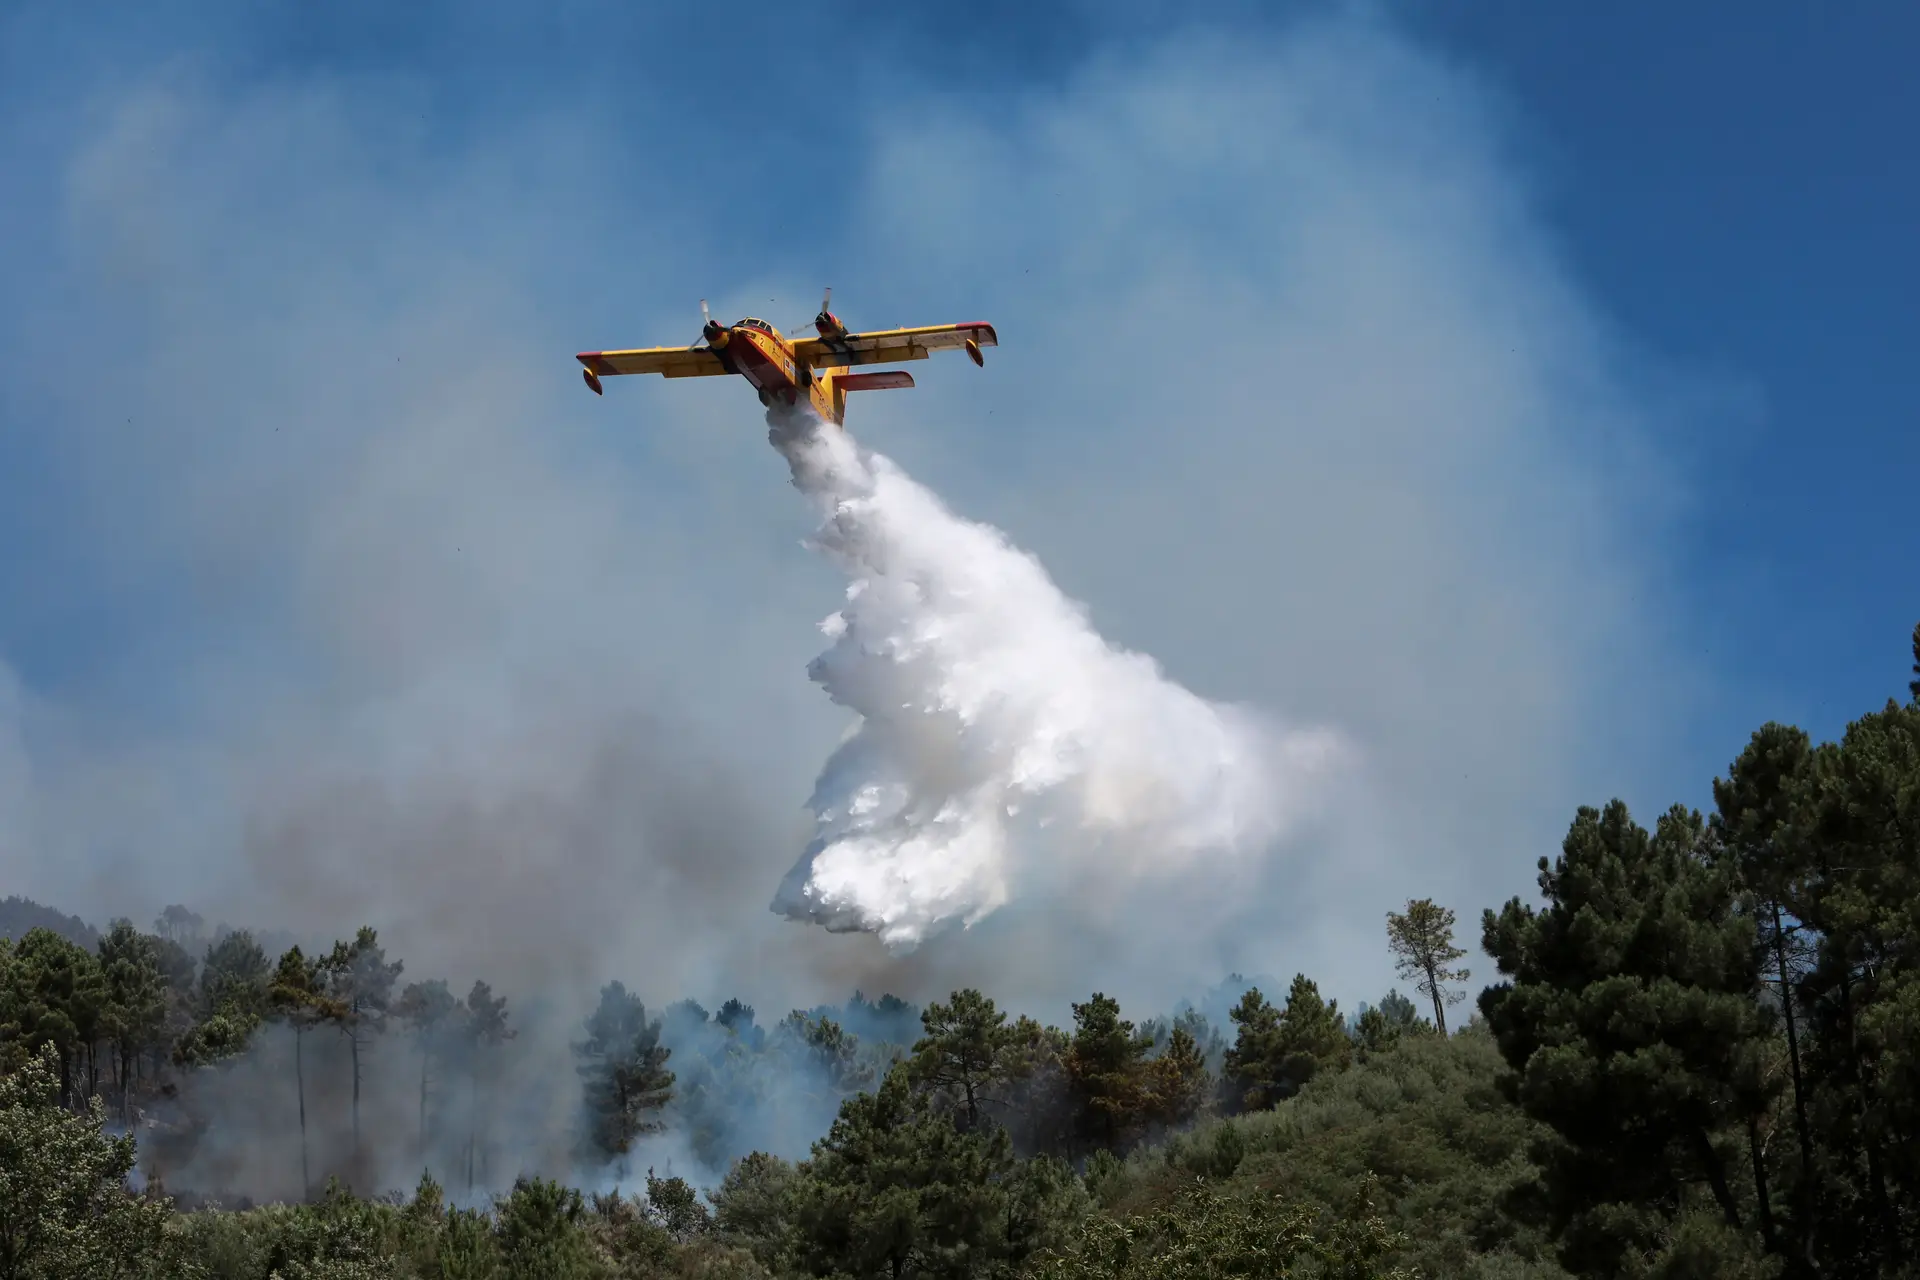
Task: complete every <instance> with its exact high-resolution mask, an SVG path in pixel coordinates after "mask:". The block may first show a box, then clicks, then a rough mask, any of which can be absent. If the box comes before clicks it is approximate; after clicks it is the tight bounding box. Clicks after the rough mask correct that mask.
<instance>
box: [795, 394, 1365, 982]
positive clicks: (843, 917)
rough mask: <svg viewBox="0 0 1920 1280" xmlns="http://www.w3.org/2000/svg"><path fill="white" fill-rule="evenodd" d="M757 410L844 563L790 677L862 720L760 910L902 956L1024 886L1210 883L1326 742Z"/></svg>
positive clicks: (823, 778) (824, 776)
mask: <svg viewBox="0 0 1920 1280" xmlns="http://www.w3.org/2000/svg"><path fill="white" fill-rule="evenodd" d="M768 423H769V425H770V427H771V430H770V432H769V440H770V442H771V443H772V444H773V445H774V447H775V448H776V449H778V450H779V451H780V452H781V454H782V455H784V456H785V457H786V459H787V462H788V464H789V466H790V467H791V469H792V473H793V483H794V485H795V487H796V488H798V489H800V491H801V492H803V493H805V494H806V495H807V496H808V497H809V498H811V499H813V500H814V501H815V502H816V503H817V504H818V505H819V507H820V509H821V511H822V514H823V516H824V521H823V523H822V524H821V526H820V528H819V529H818V531H817V532H816V534H815V536H814V538H813V539H812V540H811V542H810V545H811V546H812V547H813V548H814V549H816V550H819V551H821V552H824V553H825V554H827V555H828V556H830V557H832V558H833V559H834V560H836V561H837V562H838V563H839V564H840V565H841V566H842V567H843V568H844V569H845V571H846V572H847V574H848V576H849V578H850V579H851V582H850V583H849V585H848V587H847V593H846V604H845V606H844V607H843V608H841V610H840V611H839V612H838V613H835V614H834V615H832V616H831V617H829V618H828V619H827V620H826V621H825V622H823V623H822V624H821V630H822V631H824V632H825V633H826V634H827V635H828V636H829V637H831V638H832V641H833V643H832V645H831V646H830V647H829V648H828V649H827V650H826V651H825V652H824V653H822V654H820V656H819V657H817V658H815V659H814V661H813V663H812V664H811V665H810V667H809V669H808V673H809V674H810V675H811V676H812V678H813V679H814V680H815V681H816V682H817V683H818V684H820V685H821V686H822V687H823V688H824V689H825V690H826V692H827V695H828V696H829V697H831V698H832V699H833V700H834V701H835V702H836V703H839V704H841V705H842V706H845V707H848V708H850V709H851V710H853V711H854V712H856V713H857V714H858V715H859V717H860V719H859V721H858V722H857V723H856V725H855V726H854V728H853V731H852V732H851V733H850V734H849V736H848V737H847V738H846V739H845V740H844V741H843V742H842V743H841V745H840V747H839V749H838V750H836V751H835V752H834V753H833V755H832V757H831V758H830V759H829V760H828V761H827V763H826V766H825V768H824V769H823V770H822V771H821V773H820V777H819V780H818V781H817V782H816V784H815V787H814V793H813V796H812V799H811V800H810V801H809V802H808V807H809V808H810V809H811V811H812V812H813V814H814V818H815V822H816V835H815V838H814V839H813V841H812V842H811V843H810V844H809V846H808V847H807V850H806V852H805V853H804V854H803V856H802V857H801V859H800V861H799V862H798V864H797V865H796V866H795V867H794V869H793V870H792V872H791V873H789V875H788V876H787V878H786V880H785V882H784V883H783V884H782V885H781V887H780V891H779V893H778V894H777V895H776V896H775V898H774V902H773V910H775V911H776V912H780V913H782V914H785V915H788V916H791V917H794V918H796V919H801V920H810V921H813V922H816V923H818V924H821V925H823V926H825V927H826V928H827V929H829V930H831V931H834V932H853V931H867V932H872V933H876V934H878V935H879V937H880V938H881V940H882V941H883V942H884V943H885V944H886V945H887V946H888V947H889V948H892V949H894V950H896V951H906V950H911V949H912V948H914V947H916V946H918V945H919V944H920V943H921V942H922V941H923V940H924V939H925V938H926V937H928V936H929V934H930V933H932V932H933V931H934V930H935V929H937V928H938V927H939V926H942V925H944V924H948V923H950V922H953V921H959V922H960V923H962V924H963V925H972V924H974V923H976V922H978V921H979V920H981V919H982V918H984V917H985V916H987V915H988V914H990V913H991V912H993V911H995V910H996V909H998V908H1000V907H1002V906H1004V905H1006V904H1007V902H1008V901H1009V900H1010V898H1011V897H1012V896H1013V895H1014V894H1016V893H1017V892H1019V891H1020V890H1021V889H1022V888H1023V887H1025V886H1026V885H1028V884H1036V883H1039V882H1041V881H1047V880H1051V881H1053V882H1054V883H1056V884H1060V885H1062V886H1063V887H1066V886H1071V887H1072V888H1073V891H1074V893H1075V894H1076V896H1077V897H1078V898H1079V899H1080V900H1082V901H1083V902H1084V901H1085V900H1086V899H1088V898H1089V897H1090V896H1098V895H1101V894H1111V893H1112V892H1114V891H1115V890H1116V889H1118V888H1119V887H1121V886H1126V885H1137V884H1139V883H1142V882H1152V881H1155V880H1162V881H1164V880H1166V879H1167V878H1169V877H1177V878H1180V879H1182V880H1186V881H1188V882H1189V883H1190V882H1191V878H1192V877H1193V876H1194V875H1195V874H1203V875H1206V876H1208V877H1209V878H1210V879H1214V880H1216V881H1217V886H1216V887H1217V888H1218V890H1219V891H1220V892H1222V893H1231V892H1232V888H1233V883H1234V878H1235V874H1236V873H1238V872H1244V871H1246V870H1249V869H1250V867H1251V865H1252V864H1254V863H1256V862H1257V861H1258V860H1259V859H1260V857H1261V856H1262V855H1264V854H1265V853H1266V852H1267V851H1268V850H1269V849H1271V848H1272V847H1273V845H1274V842H1275V841H1276V840H1278V839H1279V838H1280V837H1281V836H1283V835H1284V834H1286V833H1287V831H1288V830H1289V829H1290V828H1291V827H1292V826H1293V825H1295V824H1296V823H1297V822H1298V821H1299V820H1300V819H1302V818H1304V817H1305V816H1306V813H1307V812H1308V810H1309V809H1310V807H1311V805H1310V802H1311V800H1312V797H1313V795H1314V793H1315V791H1316V790H1317V786H1316V784H1317V781H1318V780H1319V778H1320V777H1321V775H1322V772H1323V770H1324V768H1325V766H1326V765H1328V764H1329V763H1331V762H1332V760H1333V759H1334V758H1335V757H1337V756H1338V755H1339V754H1340V752H1341V751H1342V749H1343V748H1342V747H1341V743H1340V740H1339V739H1338V738H1337V737H1336V736H1335V735H1333V734H1330V733H1327V732H1322V731H1307V732H1289V731H1283V730H1281V729H1279V728H1278V727H1277V726H1273V725H1270V724H1268V723H1267V722H1266V721H1265V720H1264V719H1263V718H1261V717H1259V716H1256V715H1255V714H1253V713H1251V712H1248V711H1245V710H1243V709H1240V708H1235V707H1228V706H1221V705H1217V704H1214V703H1210V702H1207V701H1205V700H1203V699H1201V698H1199V697H1197V696H1196V695H1194V694H1193V693H1191V692H1189V691H1188V690H1186V689H1184V688H1182V687H1181V686H1179V685H1177V684H1175V683H1173V682H1171V681H1169V680H1168V679H1167V678H1166V677H1165V676H1164V675H1163V674H1162V673H1161V671H1160V669H1159V667H1158V665H1157V664H1156V663H1155V662H1154V661H1153V660H1152V659H1151V658H1149V657H1146V656H1144V655H1142V654H1137V653H1131V652H1127V651H1125V650H1122V649H1117V648H1115V647H1114V646H1112V645H1110V644H1108V643H1107V642H1106V641H1105V640H1103V639H1102V638H1101V637H1100V636H1099V634H1098V633H1096V632H1095V631H1094V630H1093V628H1092V627H1091V626H1090V625H1089V624H1088V621H1087V619H1086V617H1085V614H1084V611H1083V610H1082V609H1081V607H1080V606H1079V605H1077V604H1076V603H1075V602H1073V601H1071V600H1069V599H1068V598H1067V597H1066V596H1064V595H1063V594H1062V593H1061V592H1060V590H1059V588H1058V587H1056V586H1055V585H1054V583H1053V582H1052V580H1051V579H1050V578H1049V577H1048V576H1047V573H1046V570H1045V569H1044V568H1042V567H1041V565H1040V563H1039V562H1038V561H1037V560H1036V559H1034V558H1033V557H1032V556H1030V555H1028V554H1027V553H1025V552H1023V551H1021V550H1019V549H1018V548H1016V547H1014V546H1012V545H1011V544H1010V543H1009V542H1008V540H1007V538H1006V537H1005V535H1003V534H1002V533H1001V532H1000V531H999V530H997V529H994V528H992V527H990V526H987V525H984V524H978V523H975V522H973V521H969V520H965V519H962V518H960V517H959V516H956V515H954V514H953V513H951V512H950V511H948V510H947V509H946V507H945V506H944V505H943V504H942V503H941V502H940V500H939V499H938V498H937V497H935V496H934V495H933V494H932V493H931V492H929V491H928V490H927V489H925V488H923V487H922V486H920V485H919V484H916V483H915V482H914V481H913V480H912V479H910V478H909V477H908V476H907V475H905V474H904V473H903V472H902V471H901V470H900V468H899V467H898V466H896V465H895V464H894V463H892V462H891V461H889V460H888V459H887V458H885V457H882V456H881V455H879V454H876V453H873V452H870V451H868V450H866V449H863V448H861V447H860V446H859V445H858V444H856V443H855V442H854V440H853V439H852V438H851V437H850V436H848V435H847V434H846V433H845V432H844V431H842V430H841V429H839V428H837V427H834V426H831V425H828V424H824V423H822V422H821V421H820V420H819V419H818V418H816V417H814V416H813V415H812V414H810V413H807V412H804V411H795V412H787V411H776V412H773V413H769V414H768Z"/></svg>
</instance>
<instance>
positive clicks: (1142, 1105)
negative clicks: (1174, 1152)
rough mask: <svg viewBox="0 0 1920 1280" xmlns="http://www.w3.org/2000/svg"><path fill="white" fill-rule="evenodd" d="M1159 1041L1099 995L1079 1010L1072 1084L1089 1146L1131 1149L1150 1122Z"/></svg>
mask: <svg viewBox="0 0 1920 1280" xmlns="http://www.w3.org/2000/svg"><path fill="white" fill-rule="evenodd" d="M1152 1048H1153V1039H1152V1037H1150V1036H1144V1035H1141V1034H1140V1033H1138V1032H1136V1031H1135V1030H1134V1027H1133V1023H1131V1022H1129V1021H1127V1020H1126V1019H1125V1018H1122V1017H1121V1016H1120V1004H1119V1002H1118V1001H1117V1000H1115V999H1113V997H1111V996H1107V995H1102V994H1101V993H1099V992H1097V991H1096V992H1095V993H1094V994H1093V998H1092V999H1090V1000H1088V1001H1087V1002H1086V1003H1085V1004H1076V1005H1074V1006H1073V1040H1072V1042H1071V1043H1070V1045H1069V1046H1068V1049H1067V1055H1066V1061H1065V1064H1064V1065H1065V1067H1066V1072H1067V1080H1068V1082H1069V1084H1070V1087H1071V1088H1072V1090H1073V1093H1074V1096H1075V1099H1076V1101H1077V1102H1078V1110H1079V1120H1078V1124H1077V1126H1076V1128H1077V1130H1078V1136H1079V1137H1080V1139H1081V1140H1082V1141H1083V1142H1087V1143H1091V1144H1094V1145H1097V1146H1100V1147H1104V1148H1106V1149H1107V1150H1114V1149H1116V1148H1119V1147H1122V1146H1125V1145H1126V1144H1127V1143H1129V1142H1131V1141H1132V1140H1133V1138H1134V1137H1136V1136H1137V1135H1138V1134H1139V1132H1140V1130H1141V1128H1142V1127H1143V1126H1144V1124H1145V1122H1146V1119H1147V1112H1148V1107H1149V1103H1150V1098H1151V1095H1150V1094H1149V1092H1148V1088H1147V1071H1146V1065H1145V1064H1146V1056H1147V1053H1148V1051H1149V1050H1150V1049H1152Z"/></svg>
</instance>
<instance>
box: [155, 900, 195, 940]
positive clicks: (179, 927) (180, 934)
mask: <svg viewBox="0 0 1920 1280" xmlns="http://www.w3.org/2000/svg"><path fill="white" fill-rule="evenodd" d="M206 927H207V922H206V921H205V920H202V919H201V918H200V917H199V916H197V915H195V914H194V913H193V912H191V911H189V910H187V909H186V908H185V907H183V906H181V905H180V904H179V903H174V904H173V905H171V906H169V907H167V908H166V910H164V911H162V912H161V913H160V915H159V917H158V918H157V919H156V920H154V922H153V931H154V933H155V934H156V935H158V936H159V937H162V938H165V939H166V940H167V941H168V942H171V943H173V944H174V945H175V946H177V947H180V948H182V949H184V950H187V951H191V950H192V948H194V947H196V946H198V945H200V940H201V938H202V936H203V935H204V933H205V931H206Z"/></svg>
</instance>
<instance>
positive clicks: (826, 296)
mask: <svg viewBox="0 0 1920 1280" xmlns="http://www.w3.org/2000/svg"><path fill="white" fill-rule="evenodd" d="M832 302H833V286H832V285H828V286H827V288H826V292H824V293H822V294H821V295H820V310H821V311H823V312H825V311H831V310H833V308H832V306H831V305H830V304H831V303H832Z"/></svg>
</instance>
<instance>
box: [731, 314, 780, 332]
mask: <svg viewBox="0 0 1920 1280" xmlns="http://www.w3.org/2000/svg"><path fill="white" fill-rule="evenodd" d="M739 327H740V328H742V329H758V330H759V331H760V332H762V333H772V332H773V326H772V325H770V324H768V323H767V322H766V321H765V320H755V319H754V318H753V317H752V316H748V317H747V318H746V319H745V320H742V321H741V322H740V325H739Z"/></svg>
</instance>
